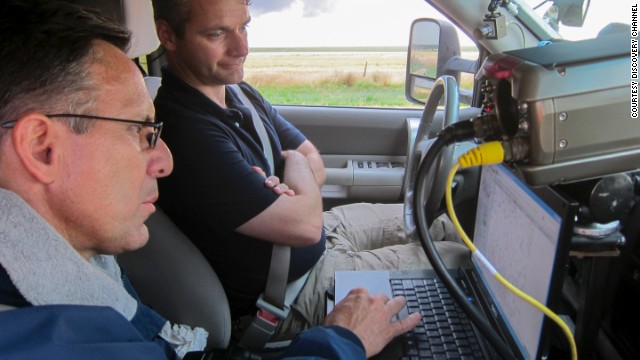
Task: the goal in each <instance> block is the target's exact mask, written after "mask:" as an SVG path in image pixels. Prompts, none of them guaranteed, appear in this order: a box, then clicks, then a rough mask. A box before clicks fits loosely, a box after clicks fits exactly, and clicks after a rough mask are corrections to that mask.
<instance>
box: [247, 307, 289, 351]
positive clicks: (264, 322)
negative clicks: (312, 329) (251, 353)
mask: <svg viewBox="0 0 640 360" xmlns="http://www.w3.org/2000/svg"><path fill="white" fill-rule="evenodd" d="M256 306H257V307H258V313H257V314H256V316H255V317H254V318H253V321H252V322H251V324H249V326H248V327H247V329H246V330H245V333H244V335H243V336H242V339H241V340H240V343H239V345H240V346H241V347H244V348H247V349H261V348H262V347H264V345H265V344H266V343H268V342H269V340H270V339H271V336H272V335H273V334H274V333H275V331H276V329H277V328H278V325H279V324H280V321H282V320H284V319H286V318H287V316H288V315H289V307H287V306H285V309H284V310H282V309H279V308H278V307H276V306H273V305H271V304H269V303H268V302H267V301H265V300H264V299H263V297H262V295H260V297H259V298H258V301H256Z"/></svg>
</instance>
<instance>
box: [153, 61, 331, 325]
mask: <svg viewBox="0 0 640 360" xmlns="http://www.w3.org/2000/svg"><path fill="white" fill-rule="evenodd" d="M240 87H242V88H243V89H244V90H248V91H245V93H246V95H247V97H248V98H249V99H250V100H251V102H252V103H253V104H254V107H255V108H256V112H257V113H258V115H259V116H260V117H261V120H262V122H263V124H264V126H265V129H266V131H267V134H268V136H269V139H270V141H271V148H272V149H273V158H274V165H275V169H274V171H273V173H274V174H275V175H277V176H279V177H280V178H282V174H283V172H284V160H283V158H282V155H281V152H282V150H292V149H296V148H298V146H300V145H301V144H302V143H303V142H304V141H305V140H306V138H305V136H304V135H303V134H302V133H301V132H300V131H299V130H298V129H296V128H295V127H294V126H293V125H291V124H290V123H289V122H288V121H286V120H285V119H284V118H282V116H280V115H279V114H278V113H277V111H276V110H275V109H274V108H273V107H272V106H271V105H270V104H269V103H268V102H267V101H265V100H264V99H263V98H262V96H261V95H260V94H259V93H258V92H257V91H256V90H255V89H253V88H252V87H250V86H249V85H248V84H246V83H241V84H240ZM226 99H227V109H225V108H222V107H221V106H219V105H218V104H216V103H215V102H213V101H212V100H210V99H209V98H208V97H206V96H205V95H204V94H202V93H201V92H200V91H198V90H196V89H195V88H193V87H191V86H190V85H188V84H187V83H185V82H184V81H182V80H181V79H179V78H177V77H176V76H175V75H173V74H172V73H171V72H170V71H168V70H167V69H163V73H162V86H161V87H160V89H159V90H158V95H157V96H156V99H155V107H156V117H157V119H158V120H159V121H162V122H164V128H163V130H162V139H163V140H164V141H165V142H166V143H167V145H168V147H169V149H170V150H171V152H172V154H173V158H174V171H173V173H172V174H171V175H169V176H168V177H165V178H162V179H160V180H159V187H160V200H159V204H160V207H161V208H162V209H163V210H164V211H165V212H166V213H167V214H168V215H169V216H170V217H171V218H172V219H173V220H174V222H175V223H176V225H178V227H179V228H180V229H181V230H182V231H183V232H184V233H185V234H186V235H187V236H188V237H189V238H191V240H192V241H193V242H194V243H195V244H196V246H198V248H200V250H201V251H202V252H203V254H204V255H205V257H206V258H207V259H208V260H209V262H210V263H211V265H212V266H213V268H214V270H215V271H216V273H217V275H218V277H220V280H221V282H222V284H223V286H224V288H225V291H226V294H227V297H228V298H229V303H230V306H231V312H232V316H238V315H244V314H249V313H253V312H254V311H255V306H254V305H255V301H256V299H257V298H258V296H259V295H260V293H262V292H263V291H264V288H265V284H266V279H267V274H268V270H269V263H270V261H271V249H272V244H271V243H269V242H266V241H263V240H260V239H258V238H253V237H249V236H245V235H242V234H240V233H238V232H236V231H235V229H236V228H238V227H239V226H240V225H242V224H244V223H246V222H247V221H249V220H250V219H252V218H253V217H255V216H256V215H258V214H259V213H261V212H262V211H263V210H265V209H266V208H267V207H269V206H270V205H271V204H272V203H273V202H275V201H276V199H277V198H278V195H276V194H274V193H273V191H272V190H270V189H266V188H265V187H264V178H263V177H261V176H260V175H258V174H257V173H255V172H254V171H253V170H252V169H251V167H252V166H259V167H260V168H262V169H263V170H265V172H267V173H268V171H267V169H268V166H269V165H268V163H267V160H266V157H265V156H264V153H263V150H262V147H261V145H260V143H259V137H258V135H257V134H256V133H255V129H254V128H253V125H252V120H251V110H250V109H248V108H246V107H245V106H243V105H242V103H241V102H240V100H239V99H238V98H237V97H236V95H235V94H234V93H233V92H231V91H230V90H229V89H227V94H226ZM324 249H325V239H324V232H323V233H322V235H321V241H319V242H318V243H317V244H315V245H313V246H309V247H303V248H292V251H291V261H290V270H289V279H290V280H294V279H296V278H298V277H300V276H301V275H303V274H304V273H306V272H307V271H308V270H309V269H310V268H311V267H312V266H313V265H314V264H315V263H316V262H317V261H318V259H319V258H320V256H321V255H322V253H323V251H324Z"/></svg>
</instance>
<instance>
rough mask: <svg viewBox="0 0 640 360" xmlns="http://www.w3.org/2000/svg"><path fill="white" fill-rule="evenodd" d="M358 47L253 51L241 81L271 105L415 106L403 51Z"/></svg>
mask: <svg viewBox="0 0 640 360" xmlns="http://www.w3.org/2000/svg"><path fill="white" fill-rule="evenodd" d="M338 50H340V51H338ZM360 50H361V51H349V52H346V51H344V50H343V49H305V50H304V51H303V50H301V49H297V50H296V49H294V50H293V51H291V50H288V51H284V50H276V49H269V50H266V49H263V50H253V51H252V52H251V54H250V55H249V57H248V58H247V61H246V63H245V80H246V81H247V82H249V83H250V84H252V85H253V86H255V87H256V88H257V89H259V90H260V91H261V92H262V94H263V95H264V96H265V98H267V99H269V101H270V102H271V103H273V104H299V105H333V106H364V107H416V106H417V105H415V104H412V103H410V102H409V101H407V100H406V98H405V95H404V82H405V67H406V52H405V51H404V50H403V49H389V48H386V49H360ZM463 86H464V85H463Z"/></svg>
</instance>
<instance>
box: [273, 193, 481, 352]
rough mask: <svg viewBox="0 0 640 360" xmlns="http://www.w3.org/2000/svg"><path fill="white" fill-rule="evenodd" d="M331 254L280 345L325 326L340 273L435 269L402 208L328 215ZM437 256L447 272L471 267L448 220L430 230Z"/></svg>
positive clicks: (356, 208)
mask: <svg viewBox="0 0 640 360" xmlns="http://www.w3.org/2000/svg"><path fill="white" fill-rule="evenodd" d="M324 227H325V231H326V237H327V250H326V251H325V253H324V255H323V256H322V258H321V259H320V260H319V261H318V263H317V264H316V265H315V266H314V267H313V269H312V270H311V272H310V274H309V278H308V280H307V282H306V283H305V285H304V287H303V288H302V290H301V292H300V295H298V298H297V299H296V301H295V302H294V303H293V304H292V310H291V313H290V314H289V317H288V318H287V319H286V320H285V321H284V322H283V324H282V326H281V327H280V329H279V331H278V335H277V336H276V338H277V340H285V339H291V338H293V337H294V336H295V334H297V333H298V332H300V331H302V330H304V329H306V328H309V327H311V326H314V325H321V324H322V321H323V319H324V316H325V292H326V291H327V290H328V289H330V290H333V287H334V277H335V271H338V270H386V269H431V268H432V266H431V264H430V263H429V261H428V259H427V256H426V254H425V252H424V250H423V248H422V246H421V244H420V243H419V241H413V242H412V241H410V240H409V239H407V237H406V236H405V232H404V218H403V205H402V204H368V203H362V204H351V205H345V206H339V207H335V208H333V209H331V210H330V211H327V212H325V213H324ZM430 232H431V235H432V237H433V239H434V241H435V246H436V248H437V250H438V253H439V254H440V256H441V257H442V259H443V261H444V263H445V264H446V265H447V267H448V268H457V267H460V266H468V265H469V255H470V252H469V250H468V249H467V248H466V247H465V246H464V244H463V243H462V240H461V239H460V238H459V236H458V235H457V233H456V231H455V229H454V227H453V224H452V223H451V221H450V220H449V218H448V217H446V216H444V215H443V216H441V217H439V218H438V219H436V220H435V221H434V223H433V224H432V226H431V229H430Z"/></svg>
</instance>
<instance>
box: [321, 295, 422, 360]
mask: <svg viewBox="0 0 640 360" xmlns="http://www.w3.org/2000/svg"><path fill="white" fill-rule="evenodd" d="M405 303H406V300H405V299H404V298H403V297H400V296H399V297H395V298H393V299H391V300H389V298H388V297H387V296H386V295H377V296H371V295H369V292H368V291H367V290H366V289H363V288H357V289H353V290H351V291H350V292H349V294H348V295H347V297H345V298H344V299H343V300H342V301H340V302H339V303H338V304H336V306H335V308H334V309H333V311H332V312H331V313H330V314H329V315H327V317H326V319H325V321H324V325H325V326H330V325H338V326H342V327H344V328H346V329H349V330H351V331H352V332H353V333H354V334H356V335H357V336H358V338H359V339H360V341H362V344H363V345H364V349H365V351H366V353H367V357H371V356H373V355H375V354H377V353H379V352H380V351H381V350H382V349H383V348H384V347H385V345H387V344H388V343H389V342H390V341H391V340H392V339H393V338H394V337H396V336H398V335H400V334H403V333H405V332H407V331H409V330H411V329H413V328H414V327H416V325H418V324H419V323H420V321H421V319H422V316H421V315H420V313H412V314H410V315H409V316H407V317H406V318H404V319H402V320H397V321H393V322H392V321H391V318H392V317H393V316H394V315H396V314H397V313H398V312H399V311H400V310H401V309H402V308H403V307H404V305H405Z"/></svg>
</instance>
